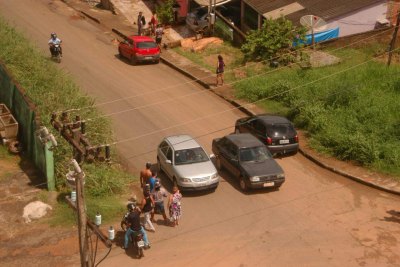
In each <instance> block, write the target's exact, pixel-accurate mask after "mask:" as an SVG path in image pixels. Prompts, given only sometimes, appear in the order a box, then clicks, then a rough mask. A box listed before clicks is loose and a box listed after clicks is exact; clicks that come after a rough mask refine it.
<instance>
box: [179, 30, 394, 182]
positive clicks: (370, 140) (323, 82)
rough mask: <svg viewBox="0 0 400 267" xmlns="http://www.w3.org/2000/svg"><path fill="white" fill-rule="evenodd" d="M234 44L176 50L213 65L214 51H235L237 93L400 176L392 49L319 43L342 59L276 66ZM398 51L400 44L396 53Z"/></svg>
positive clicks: (349, 156)
mask: <svg viewBox="0 0 400 267" xmlns="http://www.w3.org/2000/svg"><path fill="white" fill-rule="evenodd" d="M260 38H261V37H260ZM246 45H248V44H246ZM227 46H229V45H228V44H224V45H223V46H220V47H219V48H218V47H211V48H207V49H205V50H204V51H202V52H197V53H192V52H190V51H182V49H181V48H178V49H176V51H177V52H178V53H180V54H182V55H187V57H188V58H189V59H191V60H192V61H194V62H196V63H198V64H200V65H202V66H205V67H206V68H208V69H209V70H210V71H212V72H214V69H215V66H214V64H215V63H214V62H212V63H211V64H210V63H209V62H208V60H207V59H208V58H216V55H217V54H219V53H222V54H223V56H224V59H228V64H226V65H227V68H226V72H225V80H226V82H227V83H228V84H231V85H232V87H233V88H234V93H235V95H236V97H238V98H243V99H246V100H248V101H250V102H255V103H256V104H257V105H259V106H260V107H262V108H263V109H264V110H265V112H266V113H273V114H280V115H284V116H286V117H288V118H289V119H290V120H292V121H293V122H294V123H295V124H296V126H297V127H298V128H301V129H303V130H306V132H307V135H308V137H309V140H310V144H311V146H312V147H313V148H314V149H316V150H318V151H319V152H322V153H326V154H327V155H331V156H335V157H336V158H338V159H341V160H345V161H352V162H354V163H356V164H359V165H362V166H366V167H368V168H371V169H373V170H377V171H380V172H383V173H386V174H390V175H395V176H397V177H399V176H400V137H399V136H400V116H399V111H398V110H399V103H400V78H399V75H398V73H399V71H400V66H399V65H398V64H396V63H395V62H394V64H393V63H392V66H391V67H390V68H388V67H387V66H386V64H385V63H386V60H385V57H384V56H382V57H377V55H380V54H382V53H383V52H385V48H386V46H385V44H384V43H382V42H379V41H370V42H369V43H364V44H363V45H358V46H357V47H351V46H350V47H346V48H340V47H339V48H340V49H338V48H335V49H334V48H333V47H332V46H331V47H329V46H327V47H325V48H321V47H320V48H319V50H320V51H323V52H326V53H328V54H331V55H334V56H336V57H338V58H339V59H340V63H339V64H336V65H331V66H325V67H320V68H310V66H309V64H302V62H297V63H294V64H293V63H290V64H289V65H287V66H286V67H285V66H284V65H285V62H283V63H282V62H281V63H282V64H280V66H279V67H278V68H274V67H271V66H270V61H269V60H265V61H257V60H260V59H265V58H263V57H262V55H258V56H257V57H249V56H246V55H244V54H243V53H241V51H240V50H238V49H235V48H227ZM244 47H246V46H244ZM252 50H253V51H255V52H257V51H259V49H252ZM302 50H304V52H305V53H307V54H310V53H312V51H310V50H309V49H302ZM248 51H250V50H249V49H247V48H246V49H244V50H243V48H242V52H248ZM278 55H279V54H278ZM373 57H376V58H375V59H372V58H373ZM398 57H399V53H398V52H396V53H395V55H394V58H395V59H396V58H398ZM267 58H271V56H270V57H267ZM250 60H252V61H250ZM254 60H256V61H254ZM306 60H308V59H306ZM368 60H369V62H366V61H368ZM226 61H227V60H225V62H226ZM395 61H396V60H395ZM230 62H232V64H230ZM357 65H359V66H357Z"/></svg>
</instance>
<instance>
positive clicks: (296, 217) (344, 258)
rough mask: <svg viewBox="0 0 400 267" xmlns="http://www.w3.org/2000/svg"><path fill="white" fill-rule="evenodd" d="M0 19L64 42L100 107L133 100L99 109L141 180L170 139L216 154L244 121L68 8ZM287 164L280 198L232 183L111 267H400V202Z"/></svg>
mask: <svg viewBox="0 0 400 267" xmlns="http://www.w3.org/2000/svg"><path fill="white" fill-rule="evenodd" d="M0 13H1V14H2V15H3V16H5V17H6V18H7V20H9V21H10V22H11V23H12V24H14V25H16V26H17V27H18V28H19V29H21V30H22V31H23V32H24V33H25V34H26V35H27V36H28V37H29V38H30V39H31V40H32V41H33V42H35V43H36V44H37V45H38V46H39V47H40V48H41V49H43V51H45V52H46V53H48V50H47V40H48V38H49V34H50V32H53V31H56V32H57V33H58V34H59V36H60V37H61V38H62V39H63V42H64V43H63V44H64V46H63V48H64V58H63V62H62V63H61V64H60V67H61V68H63V69H64V70H65V71H67V72H69V73H71V75H72V76H73V77H74V79H75V80H76V81H77V83H79V84H80V85H81V86H82V88H83V89H84V90H85V91H86V92H87V93H89V94H90V95H93V96H94V97H96V99H97V103H104V102H109V101H114V100H118V99H120V98H122V97H125V98H126V99H125V100H124V101H115V102H113V104H108V105H101V106H100V108H101V110H103V111H104V113H105V114H112V113H114V115H111V116H110V118H111V119H112V121H113V124H114V129H115V133H116V137H117V140H119V143H118V145H117V147H118V150H119V152H120V154H121V155H122V156H123V157H124V158H126V159H127V162H128V164H129V167H130V169H131V170H132V171H134V172H135V173H136V172H137V170H138V169H139V168H141V167H142V166H143V165H144V162H146V161H152V162H155V151H154V150H155V148H156V145H157V143H158V142H159V140H160V139H161V138H162V137H163V136H165V135H170V134H176V133H187V134H191V135H193V136H202V137H200V138H198V141H199V142H200V143H201V144H202V145H204V146H205V148H206V149H207V150H208V152H211V151H210V145H211V140H212V138H215V137H217V136H222V135H224V134H227V133H229V132H232V131H233V127H231V126H233V123H234V121H235V120H236V119H237V118H239V117H241V116H243V114H241V113H240V112H239V111H236V110H232V107H231V106H230V105H228V104H227V103H225V102H224V101H222V100H221V99H219V98H218V97H216V96H214V95H213V94H211V93H209V92H206V91H203V90H202V89H201V88H199V87H198V86H197V85H195V84H193V83H191V82H190V81H189V80H188V79H187V78H185V77H183V76H182V75H181V74H179V73H177V72H175V71H173V70H172V69H170V68H168V67H167V66H165V65H163V64H159V65H139V66H130V65H129V64H127V63H126V62H125V61H121V60H120V59H119V58H118V57H117V56H116V54H117V49H116V46H115V45H114V44H112V43H111V39H112V36H111V35H110V34H109V33H106V32H104V31H103V30H101V29H99V28H97V27H96V26H94V25H92V24H90V23H88V22H86V21H84V20H82V19H79V16H77V15H76V14H75V13H74V12H73V11H72V10H71V9H69V8H67V7H66V6H65V5H64V4H62V3H61V2H59V1H49V0H36V1H33V0H25V1H8V0H0ZM131 96H136V97H131ZM128 97H129V98H128ZM127 110H129V111H127ZM82 115H83V116H84V114H83V113H82ZM88 129H90V124H89V125H88ZM221 129H223V130H221ZM218 130H221V131H218ZM216 131H218V132H216ZM209 133H212V134H209ZM278 162H279V164H280V165H281V166H282V167H283V169H284V170H285V173H286V176H287V181H286V183H285V184H284V185H283V186H282V188H281V189H280V190H279V191H271V192H269V191H256V192H254V193H251V194H242V193H240V192H239V191H238V190H237V187H236V183H235V182H233V181H232V179H230V178H229V175H227V174H226V173H223V174H222V175H223V177H224V179H223V181H222V182H221V185H220V187H219V188H218V189H217V191H216V192H215V193H210V194H200V195H197V194H196V195H190V196H186V197H185V198H184V199H183V210H184V215H183V218H182V221H181V224H180V225H179V227H177V228H169V227H166V226H163V225H156V229H157V232H156V233H149V238H150V240H151V242H152V248H151V249H150V250H148V251H146V252H145V254H146V257H145V258H143V259H141V260H140V262H138V261H137V260H135V259H132V257H131V254H130V253H128V254H125V252H124V251H123V250H122V249H120V248H118V247H115V248H113V250H112V252H111V254H110V256H109V257H108V258H107V259H106V261H104V262H103V263H102V265H103V266H132V265H139V266H155V265H163V266H172V265H174V266H184V265H189V264H190V265H191V266H299V265H300V266H301V265H304V266H322V265H324V266H399V265H398V263H399V262H400V257H399V256H400V252H399V251H400V250H399V243H398V240H399V239H400V225H399V219H398V217H396V216H397V215H396V214H397V213H393V212H392V213H389V212H390V211H391V210H396V209H398V203H399V197H395V196H392V195H390V194H387V193H382V192H380V191H376V190H374V189H371V188H368V187H364V186H362V185H359V184H357V183H354V182H352V181H349V180H347V179H345V178H343V177H340V176H337V175H334V174H332V173H329V172H327V171H325V170H323V169H321V168H319V167H317V166H315V165H314V164H312V163H310V162H309V161H308V160H306V159H305V158H304V157H302V156H301V155H296V156H294V157H288V158H284V159H282V160H278ZM393 214H395V215H393ZM396 218H397V219H396ZM98 257H100V256H98ZM77 264H78V263H77Z"/></svg>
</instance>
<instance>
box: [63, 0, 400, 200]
mask: <svg viewBox="0 0 400 267" xmlns="http://www.w3.org/2000/svg"><path fill="white" fill-rule="evenodd" d="M62 1H63V2H64V3H65V4H67V5H68V6H70V7H71V8H73V9H74V10H77V11H79V12H80V13H82V14H83V15H85V16H86V17H88V18H90V19H91V20H93V21H95V22H96V23H98V24H101V22H100V20H99V19H97V18H95V17H92V16H91V15H89V14H87V13H86V12H84V11H81V10H78V9H76V8H74V7H73V6H72V5H70V4H69V3H67V1H66V0H62ZM112 31H113V32H114V33H116V34H117V35H119V36H121V37H122V38H126V36H125V35H124V34H123V33H121V32H120V31H119V30H117V29H114V28H112ZM160 59H161V61H162V62H164V63H165V64H166V65H168V66H169V67H171V68H173V69H175V70H177V71H178V72H180V73H182V74H183V75H185V76H187V77H189V78H190V79H192V80H195V81H196V82H197V83H198V84H200V85H201V86H203V87H204V88H205V89H211V88H210V86H209V85H208V84H206V83H205V82H203V81H201V80H200V79H198V78H197V77H195V76H194V75H192V74H191V73H189V72H187V71H185V70H183V69H181V68H179V67H178V66H176V65H175V64H173V63H172V62H170V61H169V60H167V59H165V58H164V57H162V56H161V57H160ZM210 91H212V92H213V93H214V94H216V95H217V96H219V97H221V98H222V99H224V100H225V101H227V102H229V103H230V104H232V105H233V106H235V107H236V108H238V109H239V110H240V111H242V112H244V113H245V114H247V115H250V116H251V115H255V114H254V113H253V112H251V111H250V110H248V109H247V108H245V107H243V105H241V104H239V103H238V102H236V101H234V100H231V99H227V98H225V97H224V96H222V95H220V94H218V93H216V92H215V91H214V90H213V89H211V90H210ZM299 151H300V153H301V154H302V155H304V156H305V157H306V158H307V159H309V160H311V161H312V162H314V163H316V164H317V165H318V166H320V167H322V168H324V169H326V170H329V171H331V172H333V173H336V174H339V175H341V176H343V177H346V178H349V179H351V180H353V181H356V182H359V183H361V184H364V185H367V186H370V187H372V188H375V189H378V190H382V191H385V192H388V193H391V194H395V195H400V191H397V190H393V189H390V188H388V187H386V186H380V185H377V184H375V183H372V182H368V181H365V180H363V179H361V178H360V177H356V176H353V175H351V174H348V173H346V172H343V171H340V170H338V169H336V168H333V167H331V166H329V165H327V164H325V163H323V162H321V161H319V160H318V159H317V158H315V157H313V156H311V155H310V154H308V153H307V152H305V151H304V150H303V149H301V148H299Z"/></svg>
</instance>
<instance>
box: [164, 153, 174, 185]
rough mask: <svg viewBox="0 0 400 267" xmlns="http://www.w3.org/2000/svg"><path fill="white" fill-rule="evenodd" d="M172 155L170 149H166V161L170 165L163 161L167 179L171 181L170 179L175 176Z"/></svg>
mask: <svg viewBox="0 0 400 267" xmlns="http://www.w3.org/2000/svg"><path fill="white" fill-rule="evenodd" d="M173 154H174V150H173V149H172V147H169V148H168V151H167V155H166V160H169V161H170V162H171V163H166V162H165V161H164V162H165V169H164V170H165V172H166V173H167V175H168V177H169V178H170V179H171V180H172V177H173V176H174V175H175V173H174V161H173V159H172V155H173Z"/></svg>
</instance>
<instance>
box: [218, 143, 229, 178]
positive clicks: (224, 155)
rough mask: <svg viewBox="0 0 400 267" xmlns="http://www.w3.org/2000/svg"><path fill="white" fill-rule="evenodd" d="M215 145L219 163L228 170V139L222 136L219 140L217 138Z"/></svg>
mask: <svg viewBox="0 0 400 267" xmlns="http://www.w3.org/2000/svg"><path fill="white" fill-rule="evenodd" d="M217 146H218V152H219V154H218V157H219V160H220V161H221V165H222V166H223V167H224V168H226V169H227V170H228V162H229V157H230V154H229V150H228V147H229V140H228V139H227V138H226V137H224V138H222V139H221V140H219V142H218V144H217Z"/></svg>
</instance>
